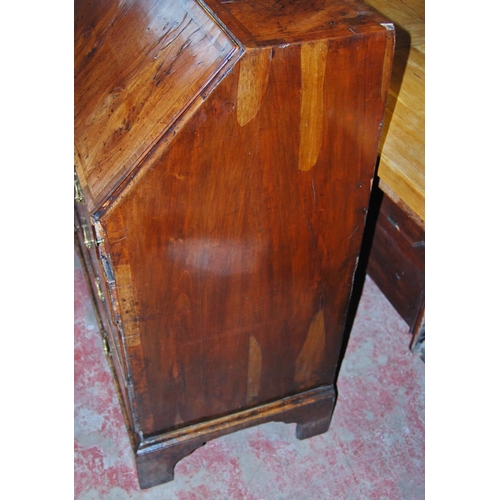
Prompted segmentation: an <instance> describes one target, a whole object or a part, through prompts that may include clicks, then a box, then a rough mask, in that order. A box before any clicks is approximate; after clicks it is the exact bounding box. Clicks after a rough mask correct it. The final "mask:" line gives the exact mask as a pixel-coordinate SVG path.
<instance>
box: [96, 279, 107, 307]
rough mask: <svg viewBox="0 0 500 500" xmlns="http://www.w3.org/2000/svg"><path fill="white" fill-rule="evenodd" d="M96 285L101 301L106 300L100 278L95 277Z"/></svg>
mask: <svg viewBox="0 0 500 500" xmlns="http://www.w3.org/2000/svg"><path fill="white" fill-rule="evenodd" d="M95 287H96V290H97V296H98V297H99V300H100V301H101V302H104V300H105V297H104V293H102V290H101V282H100V281H99V278H95Z"/></svg>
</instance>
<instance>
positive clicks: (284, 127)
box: [102, 32, 391, 435]
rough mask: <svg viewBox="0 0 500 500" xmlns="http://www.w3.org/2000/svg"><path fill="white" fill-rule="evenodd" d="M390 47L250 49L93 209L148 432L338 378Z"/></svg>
mask: <svg viewBox="0 0 500 500" xmlns="http://www.w3.org/2000/svg"><path fill="white" fill-rule="evenodd" d="M390 43H391V36H390V34H386V33H383V32H379V33H376V34H370V35H369V36H368V35H367V36H352V37H348V38H345V39H337V40H331V41H328V40H319V41H315V42H311V43H308V44H302V45H299V44H295V45H288V46H277V47H273V48H268V49H259V50H255V51H249V52H247V53H246V54H245V56H244V57H243V58H242V60H240V61H239V62H238V64H237V65H236V66H235V67H234V69H233V70H232V71H231V72H230V73H229V74H228V75H227V76H226V77H225V79H224V80H223V81H222V82H221V83H220V84H219V85H218V86H217V87H216V89H215V90H214V91H213V92H212V93H211V94H210V95H209V96H208V98H207V99H206V100H205V102H204V103H203V105H202V106H201V107H200V109H199V110H198V111H197V112H196V113H195V114H194V116H193V117H192V119H191V121H190V122H189V123H188V124H186V126H185V127H184V128H183V129H182V130H180V131H179V133H178V134H177V136H176V138H175V139H174V140H173V141H172V142H171V143H170V144H169V145H168V147H167V148H166V149H165V151H164V152H163V154H161V155H157V156H156V157H155V158H156V159H155V161H154V162H153V163H152V164H150V165H149V166H148V167H147V171H146V172H145V173H144V174H143V175H142V177H141V178H140V181H139V182H137V183H135V184H134V185H133V186H131V187H130V189H128V191H125V192H124V193H123V195H122V197H121V198H120V200H119V202H118V203H117V204H116V205H115V206H114V207H113V210H111V211H110V212H108V213H106V214H105V215H104V216H103V219H102V224H103V228H104V230H105V232H106V240H107V245H108V248H109V249H110V258H111V262H112V265H113V268H114V271H115V277H116V285H117V292H118V293H117V297H118V302H119V306H120V308H121V314H122V325H123V329H124V337H125V339H126V342H127V351H128V355H129V357H130V367H131V374H132V379H133V384H134V391H135V402H134V405H135V411H136V413H137V417H138V422H140V427H141V429H140V430H141V431H142V432H143V433H144V435H151V434H154V433H158V432H160V431H164V430H167V429H171V428H174V427H179V426H183V425H186V424H187V423H193V422H198V421H202V420H203V419H207V418H210V417H214V416H220V415H224V414H228V413H230V412H232V411H236V410H239V409H242V408H248V407H252V406H255V405H257V404H261V403H264V402H268V401H273V400H277V399H279V398H282V397H284V396H287V395H291V394H296V393H299V392H301V391H304V390H307V389H310V388H314V387H319V386H324V385H331V384H333V383H334V379H335V373H336V366H337V363H338V356H339V349H340V346H341V342H342V337H343V330H344V321H345V315H346V310H347V306H348V301H349V296H350V290H351V284H352V279H353V274H354V270H355V266H356V260H357V255H358V252H359V248H360V243H361V238H362V234H363V227H364V220H365V214H366V210H367V206H368V200H369V194H370V189H371V181H372V178H373V175H374V167H375V160H376V154H377V145H378V138H379V131H380V125H381V120H382V116H383V110H384V99H385V94H384V92H385V91H384V88H385V87H384V86H385V85H386V80H387V65H385V64H384V62H386V61H387V59H388V58H389V53H390V50H389V51H388V50H387V47H388V46H390Z"/></svg>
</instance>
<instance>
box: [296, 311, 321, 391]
mask: <svg viewBox="0 0 500 500" xmlns="http://www.w3.org/2000/svg"><path fill="white" fill-rule="evenodd" d="M324 351H325V316H324V313H323V309H321V310H320V311H318V312H317V313H316V315H315V316H314V318H313V320H312V321H311V324H310V325H309V331H308V332H307V337H306V341H305V342H304V345H303V346H302V350H301V351H300V354H299V356H298V358H297V363H296V364H295V382H296V383H297V384H298V385H299V386H303V385H304V386H305V385H308V384H309V381H310V378H311V374H314V373H317V372H318V371H319V370H320V368H321V363H322V361H323V355H324Z"/></svg>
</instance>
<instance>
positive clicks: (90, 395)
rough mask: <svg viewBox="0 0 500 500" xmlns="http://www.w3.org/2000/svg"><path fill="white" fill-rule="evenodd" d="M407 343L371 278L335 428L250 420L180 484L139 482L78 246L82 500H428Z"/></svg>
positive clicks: (420, 382) (198, 459)
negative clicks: (300, 436)
mask: <svg viewBox="0 0 500 500" xmlns="http://www.w3.org/2000/svg"><path fill="white" fill-rule="evenodd" d="M409 341H410V336H409V334H408V327H407V326H406V324H405V323H404V321H403V320H402V319H401V318H400V317H399V316H398V314H397V313H396V312H395V310H394V309H393V308H392V306H391V305H390V304H389V302H388V301H387V300H386V298H385V297H384V296H383V295H382V293H381V292H380V290H379V289H378V288H377V287H376V285H375V284H374V283H373V281H372V280H371V279H370V278H369V277H367V278H366V281H365V285H364V290H363V294H362V297H361V301H360V304H359V307H358V311H357V315H356V318H355V321H354V326H353V328H352V332H351V337H350V341H349V345H348V347H347V351H346V354H345V358H344V361H343V364H342V367H341V370H340V375H339V380H338V393H339V396H338V400H337V405H336V408H335V412H334V415H333V420H332V424H331V426H330V430H329V431H328V432H327V433H325V434H323V435H321V436H316V437H313V438H310V439H306V440H304V441H299V440H297V439H296V438H295V425H285V424H282V423H269V424H265V425H261V426H258V427H255V428H252V429H247V430H243V431H240V432H237V433H235V434H231V435H229V436H225V437H222V438H220V439H217V440H214V441H210V442H208V443H207V444H206V445H205V446H204V447H202V448H199V449H198V450H196V451H195V452H194V453H193V454H191V455H190V456H188V457H186V458H184V459H183V460H181V461H180V462H179V463H178V464H177V466H176V468H175V480H174V481H173V482H171V483H167V484H164V485H160V486H156V487H154V488H151V489H149V490H140V489H139V486H138V482H137V476H136V472H135V466H134V459H133V454H132V450H131V447H130V444H129V441H128V436H127V433H126V430H125V425H124V422H123V418H122V416H121V410H120V407H119V404H118V399H117V396H116V395H115V393H114V386H113V382H112V379H111V374H110V371H109V369H108V365H107V361H106V358H105V355H104V353H103V350H102V344H101V340H100V335H99V330H98V327H97V324H96V320H95V317H94V313H93V309H92V305H91V302H90V298H89V294H88V291H87V288H86V283H85V278H84V275H83V272H82V269H81V267H80V263H79V261H78V259H77V257H76V256H75V499H77V500H90V499H92V500H101V499H112V500H115V499H116V500H125V499H144V500H153V499H155V500H160V499H161V500H169V499H175V500H177V499H178V500H219V499H220V500H233V499H234V500H240V499H244V500H285V499H286V500H315V499H328V500H330V499H335V500H337V499H338V500H349V499H352V500H364V499H370V500H371V499H373V500H375V499H376V500H403V499H404V500H417V499H418V500H419V499H423V498H424V368H425V365H424V363H423V362H422V360H421V359H420V357H419V355H418V354H412V353H411V352H410V351H409V350H408V344H409Z"/></svg>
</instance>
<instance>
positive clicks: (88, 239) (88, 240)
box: [81, 221, 104, 248]
mask: <svg viewBox="0 0 500 500" xmlns="http://www.w3.org/2000/svg"><path fill="white" fill-rule="evenodd" d="M81 228H82V231H83V243H84V245H85V246H86V247H87V248H92V247H93V246H94V245H100V244H101V243H104V239H103V238H98V239H97V240H94V239H93V238H92V234H91V233H90V230H89V226H87V223H86V222H83V221H82V225H81Z"/></svg>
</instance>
